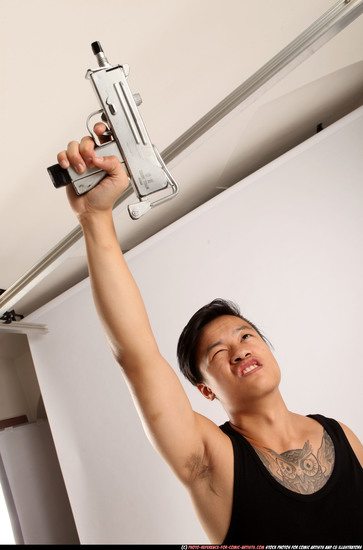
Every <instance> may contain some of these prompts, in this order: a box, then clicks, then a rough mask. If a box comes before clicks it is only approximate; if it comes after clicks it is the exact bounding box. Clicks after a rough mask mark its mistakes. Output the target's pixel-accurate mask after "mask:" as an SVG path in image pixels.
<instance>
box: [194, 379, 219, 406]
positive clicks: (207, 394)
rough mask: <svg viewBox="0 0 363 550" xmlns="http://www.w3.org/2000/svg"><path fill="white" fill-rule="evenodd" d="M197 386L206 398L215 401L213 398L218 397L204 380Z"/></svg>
mask: <svg viewBox="0 0 363 550" xmlns="http://www.w3.org/2000/svg"><path fill="white" fill-rule="evenodd" d="M197 388H198V390H199V391H200V393H201V394H202V395H203V396H204V397H205V398H206V399H209V400H210V401H213V399H215V398H216V394H215V393H213V391H212V390H211V389H210V388H208V386H206V385H205V384H204V383H203V382H201V383H200V384H198V385H197Z"/></svg>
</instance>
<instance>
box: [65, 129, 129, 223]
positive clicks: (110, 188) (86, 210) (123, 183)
mask: <svg viewBox="0 0 363 550" xmlns="http://www.w3.org/2000/svg"><path fill="white" fill-rule="evenodd" d="M105 129H106V126H105V125H104V124H102V123H98V124H96V125H95V128H94V132H95V133H96V134H97V135H98V136H102V134H103V133H104V131H105ZM94 147H95V143H94V141H93V139H92V138H91V137H90V136H86V137H84V138H82V140H81V142H80V143H78V142H77V141H71V142H70V143H69V144H68V147H67V150H66V151H62V152H60V153H59V154H58V156H57V159H58V162H59V164H60V165H61V166H62V168H69V166H70V165H71V166H72V167H73V168H74V170H76V171H77V172H78V173H79V174H82V173H83V172H84V171H85V170H86V167H94V166H96V167H97V168H101V169H102V170H106V172H107V173H108V176H107V177H105V178H104V179H103V180H102V182H101V183H99V184H98V185H96V187H94V188H93V189H91V190H90V191H88V192H87V193H85V194H84V195H80V196H78V195H77V194H76V192H75V191H74V189H73V186H72V185H67V196H68V200H69V202H70V204H71V206H72V209H73V211H74V212H75V214H76V215H77V216H78V218H81V217H82V216H83V215H87V214H92V213H97V212H105V211H112V207H113V205H114V204H115V202H116V200H117V199H118V197H119V196H120V195H121V194H122V193H123V192H124V191H125V189H127V187H128V186H129V178H128V176H127V174H126V172H125V169H124V167H123V166H122V164H121V163H120V161H119V160H118V158H117V157H114V156H111V157H103V158H102V157H97V156H96V153H95V151H94Z"/></svg>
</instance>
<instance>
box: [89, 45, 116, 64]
mask: <svg viewBox="0 0 363 550" xmlns="http://www.w3.org/2000/svg"><path fill="white" fill-rule="evenodd" d="M91 47H92V51H93V53H94V54H95V56H96V59H97V62H98V65H99V67H110V66H111V65H110V64H109V62H108V60H107V57H106V56H105V54H104V53H103V49H102V46H101V44H100V43H99V42H92V44H91Z"/></svg>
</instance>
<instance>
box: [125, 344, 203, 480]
mask: <svg viewBox="0 0 363 550" xmlns="http://www.w3.org/2000/svg"><path fill="white" fill-rule="evenodd" d="M143 363H144V364H140V365H133V367H132V369H130V370H129V372H127V370H126V369H123V370H124V374H125V376H126V379H127V382H128V385H129V387H130V390H131V394H132V397H133V399H134V402H135V406H136V408H137V411H138V413H139V415H140V417H141V420H142V423H143V426H144V429H145V433H146V435H147V436H148V438H149V440H150V442H151V443H152V445H153V446H154V447H155V448H156V450H157V451H158V452H159V453H160V454H161V456H162V457H163V458H164V459H165V460H166V462H167V463H168V464H169V466H170V467H171V468H172V470H173V471H174V473H175V474H176V475H177V476H178V477H179V478H180V479H181V480H182V481H183V482H187V478H188V475H189V469H190V459H191V457H202V456H203V455H204V434H203V422H201V421H200V415H198V414H196V413H195V412H194V411H193V409H192V407H191V404H190V401H189V399H188V396H187V395H186V393H185V391H184V388H183V386H182V384H181V382H180V380H179V378H178V376H177V374H176V373H175V371H174V370H173V368H172V367H171V366H170V365H169V364H168V362H167V361H166V360H165V359H164V358H163V357H162V356H161V355H160V354H159V353H158V352H156V353H154V354H153V355H152V356H151V357H150V356H149V357H148V358H147V360H146V359H144V360H143ZM205 420H207V419H205Z"/></svg>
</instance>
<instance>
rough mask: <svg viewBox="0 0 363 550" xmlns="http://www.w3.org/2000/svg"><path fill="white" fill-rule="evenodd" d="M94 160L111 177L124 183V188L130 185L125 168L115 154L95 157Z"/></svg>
mask: <svg viewBox="0 0 363 550" xmlns="http://www.w3.org/2000/svg"><path fill="white" fill-rule="evenodd" d="M93 162H94V164H95V166H97V167H98V168H102V170H105V171H106V172H107V173H108V175H109V176H110V177H111V179H115V180H116V179H117V180H119V182H120V183H121V184H122V186H123V187H124V189H126V187H128V185H129V183H130V180H129V177H128V175H127V173H126V170H125V168H124V167H123V165H122V164H121V162H120V161H119V159H118V158H117V157H115V156H109V157H94V159H93Z"/></svg>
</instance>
